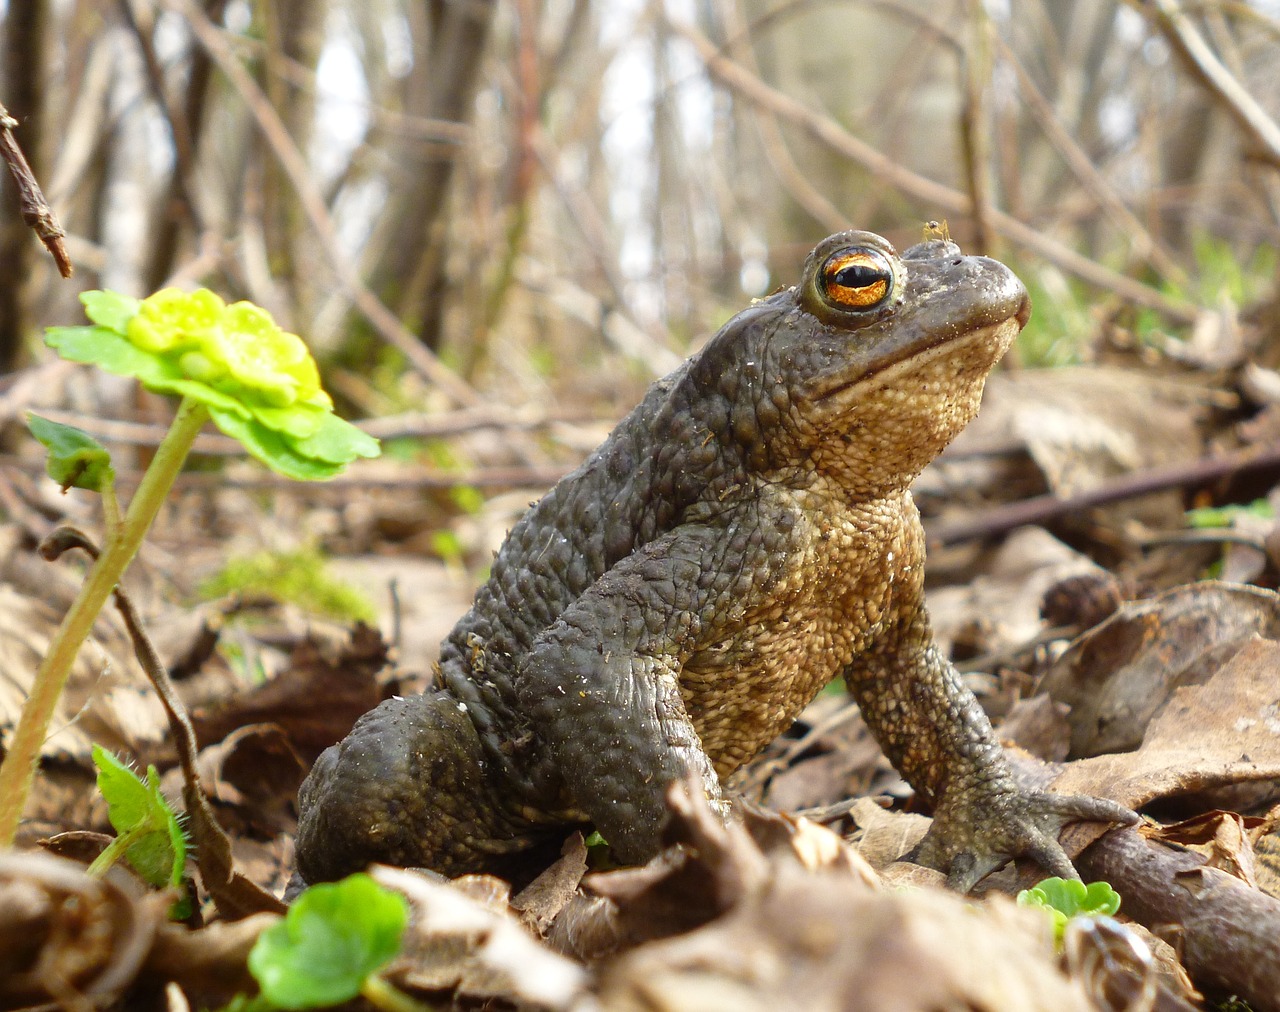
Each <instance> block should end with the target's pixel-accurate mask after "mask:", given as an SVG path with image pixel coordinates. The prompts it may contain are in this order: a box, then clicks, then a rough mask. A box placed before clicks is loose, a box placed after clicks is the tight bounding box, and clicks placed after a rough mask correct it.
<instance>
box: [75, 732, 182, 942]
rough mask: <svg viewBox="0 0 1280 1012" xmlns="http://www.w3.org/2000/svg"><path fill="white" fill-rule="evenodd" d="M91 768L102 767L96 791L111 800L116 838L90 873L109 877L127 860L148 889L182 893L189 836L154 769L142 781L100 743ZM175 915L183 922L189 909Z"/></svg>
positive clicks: (91, 866) (109, 810) (148, 770)
mask: <svg viewBox="0 0 1280 1012" xmlns="http://www.w3.org/2000/svg"><path fill="white" fill-rule="evenodd" d="M93 764H94V765H95V766H96V767H97V768H98V791H99V792H100V793H101V794H102V797H103V799H104V800H105V801H106V802H107V817H108V818H109V819H110V820H111V826H112V828H113V829H114V830H115V831H116V838H115V839H114V840H113V841H112V842H111V843H110V844H109V845H108V846H107V848H106V849H105V850H103V852H102V853H101V854H99V855H98V856H97V858H96V859H94V862H93V863H92V864H91V865H90V866H89V873H90V874H93V875H102V874H105V873H106V870H107V869H108V868H110V867H111V865H113V864H115V862H116V861H118V860H119V859H120V858H121V857H123V858H124V859H125V860H126V861H127V862H128V863H129V866H130V867H131V868H133V870H134V871H136V872H137V873H138V874H139V875H140V876H141V877H142V879H143V880H144V881H145V882H147V883H148V884H149V885H152V886H155V887H156V888H157V889H163V888H164V887H166V886H172V887H173V888H175V889H179V890H180V889H181V888H182V885H183V873H184V869H185V868H186V863H187V837H186V834H185V833H184V832H183V830H182V826H181V825H180V824H179V821H178V816H177V814H176V813H175V812H174V810H173V809H172V808H171V807H170V806H169V802H168V801H166V800H165V798H164V795H163V794H161V793H160V774H158V773H157V772H156V768H155V767H154V766H148V767H147V776H146V779H145V780H144V779H143V778H141V777H139V776H138V774H137V773H135V772H134V771H133V770H131V769H130V768H129V767H128V766H126V765H125V764H124V763H123V762H121V761H120V760H119V759H118V758H117V757H116V756H114V755H112V754H111V753H110V752H108V751H107V750H106V749H104V748H103V747H102V746H101V745H94V746H93ZM183 906H184V904H182V903H181V902H180V903H179V904H178V907H179V908H181V907H183ZM173 914H174V916H175V917H178V918H181V917H183V916H184V915H185V910H183V909H177V910H175V911H174V912H173Z"/></svg>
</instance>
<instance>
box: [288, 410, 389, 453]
mask: <svg viewBox="0 0 1280 1012" xmlns="http://www.w3.org/2000/svg"><path fill="white" fill-rule="evenodd" d="M294 446H295V447H296V449H297V451H298V452H299V453H301V454H302V455H303V456H305V457H314V458H315V459H316V460H325V461H328V462H329V463H331V464H346V463H349V462H350V461H352V460H354V459H355V458H356V457H376V456H377V455H378V454H379V453H381V452H382V451H381V449H380V448H379V446H378V441H377V440H376V439H374V438H373V437H372V436H370V435H368V434H367V433H365V432H362V431H361V430H360V429H357V428H356V427H355V426H354V425H352V424H351V423H350V422H347V421H344V420H343V419H341V418H339V417H338V416H337V415H334V414H327V415H325V417H324V421H323V423H322V424H321V426H320V428H319V430H317V432H316V433H315V435H312V436H308V437H307V438H305V439H299V440H296V441H295V443H294Z"/></svg>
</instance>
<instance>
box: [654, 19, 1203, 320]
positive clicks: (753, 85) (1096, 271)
mask: <svg viewBox="0 0 1280 1012" xmlns="http://www.w3.org/2000/svg"><path fill="white" fill-rule="evenodd" d="M672 24H673V27H674V28H675V29H676V30H677V31H678V32H680V34H681V35H683V36H684V37H685V38H686V39H688V40H689V41H690V42H691V43H692V44H693V46H694V48H695V49H697V51H698V54H699V55H700V56H701V58H702V61H703V63H704V64H705V65H706V68H707V70H708V71H709V72H710V73H711V75H712V76H713V77H715V78H716V79H717V80H719V81H720V82H721V83H722V84H724V85H725V86H727V87H729V88H732V89H733V90H734V91H736V92H738V93H739V94H740V95H742V96H743V97H745V98H746V99H747V100H748V101H750V102H752V103H755V104H757V105H759V106H761V107H762V108H765V109H768V110H770V111H772V112H773V113H775V114H776V115H778V116H779V117H781V118H782V119H784V120H787V121H789V122H791V123H794V124H796V125H798V126H800V127H802V128H803V129H805V130H807V131H808V132H809V133H810V134H812V135H813V136H814V137H815V138H817V139H818V140H819V141H821V142H822V143H823V144H826V145H827V146H829V147H830V148H831V149H832V150H834V151H836V152H838V153H840V154H842V155H844V156H845V157H846V158H849V159H852V160H853V161H855V162H858V163H859V164H861V165H862V166H864V167H865V168H866V169H868V170H869V171H870V172H873V173H875V174H876V175H877V176H879V177H880V178H881V179H883V180H885V181H886V182H887V183H889V185H891V186H894V187H896V188H897V189H899V190H901V191H902V192H903V193H906V194H908V195H910V196H912V197H914V198H916V199H917V200H920V201H924V202H926V203H928V204H931V205H933V206H934V207H936V208H938V209H939V210H941V211H943V212H945V213H947V214H955V215H967V214H971V213H972V210H973V209H972V206H971V202H970V200H969V197H968V196H966V195H965V194H963V193H961V192H960V191H958V190H954V189H952V188H951V187H949V186H944V185H943V184H942V183H939V182H936V181H934V180H932V179H929V178H928V177H926V176H922V175H920V174H919V173H916V172H912V171H911V170H910V169H908V168H905V167H904V166H902V165H899V164H898V163H897V162H895V161H893V159H891V158H889V157H888V156H887V155H885V154H883V153H882V152H880V151H878V150H876V149H875V148H874V147H872V146H871V145H870V144H868V143H866V142H865V141H863V140H860V139H859V138H857V137H855V136H853V134H851V133H849V132H848V131H847V130H845V128H844V127H842V126H841V125H840V124H839V123H837V122H836V121H835V120H833V119H831V118H830V117H828V116H824V115H822V114H821V113H818V112H814V110H812V109H810V108H809V107H808V106H806V105H804V104H803V103H801V102H798V101H796V100H795V99H794V98H792V97H791V96H790V95H786V94H783V93H782V92H780V91H778V90H777V89H776V88H772V87H770V86H769V85H768V84H766V83H765V82H764V81H762V80H761V79H760V78H759V77H757V76H755V75H754V74H752V73H750V72H749V71H747V70H746V69H745V68H743V67H742V66H741V65H740V64H738V63H736V62H735V61H733V60H731V59H728V58H727V57H725V56H724V55H723V54H722V53H721V52H720V51H719V49H717V48H716V46H715V45H714V44H713V43H712V42H711V41H710V40H709V39H708V38H707V37H706V36H705V35H703V34H702V33H701V32H699V31H698V30H697V29H696V28H694V27H693V26H692V25H688V24H683V23H680V22H675V21H673V22H672ZM989 218H990V223H991V226H992V228H993V229H994V230H995V231H996V232H997V233H999V234H1000V235H1002V236H1004V237H1005V238H1006V239H1008V240H1010V241H1011V242H1014V243H1017V244H1018V245H1020V246H1024V247H1026V248H1027V249H1029V250H1031V251H1033V252H1034V253H1037V254H1038V255H1040V256H1042V257H1044V258H1045V259H1046V260H1048V261H1049V262H1051V263H1053V264H1056V265H1057V266H1058V267H1060V268H1062V270H1064V271H1066V272H1067V273H1069V274H1074V275H1075V276H1076V277H1078V278H1080V279H1081V280H1083V281H1087V282H1089V283H1090V284H1093V285H1097V286H1098V287H1100V288H1105V289H1107V290H1109V291H1112V292H1115V293H1116V294H1117V295H1119V296H1120V297H1121V298H1124V299H1126V300H1128V301H1129V302H1133V303H1135V304H1137V305H1140V306H1146V307H1148V308H1150V309H1154V310H1156V311H1157V312H1160V313H1163V314H1164V315H1165V316H1166V317H1168V318H1169V319H1171V320H1175V321H1177V322H1180V323H1191V322H1193V321H1194V320H1195V319H1196V316H1197V315H1198V311H1197V309H1196V308H1195V307H1194V306H1190V305H1187V304H1186V303H1184V302H1178V301H1175V300H1174V299H1171V298H1169V297H1168V296H1166V295H1163V294H1162V293H1160V292H1158V291H1156V290H1155V289H1154V288H1151V287H1150V286H1148V285H1144V284H1142V283H1141V282H1139V281H1135V280H1133V279H1132V278H1129V277H1126V276H1125V275H1123V274H1119V273H1117V272H1116V271H1113V270H1111V269H1109V268H1107V267H1104V266H1102V265H1101V264H1099V263H1095V262H1094V261H1093V260H1090V259H1089V258H1088V257H1086V256H1082V255H1081V254H1079V253H1077V252H1076V251H1075V250H1073V249H1071V248H1070V247H1069V246H1066V245H1064V244H1062V243H1060V242H1058V241H1057V240H1056V239H1053V238H1051V237H1050V236H1048V235H1045V234H1044V233H1043V232H1041V231H1039V230H1037V229H1035V228H1033V227H1032V226H1030V225H1028V224H1026V223H1024V222H1021V221H1019V220H1018V219H1017V218H1014V217H1013V216H1012V215H1009V214H1005V213H1004V212H1002V211H998V210H996V209H995V208H992V209H991V210H990V213H989Z"/></svg>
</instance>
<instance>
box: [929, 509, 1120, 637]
mask: <svg viewBox="0 0 1280 1012" xmlns="http://www.w3.org/2000/svg"><path fill="white" fill-rule="evenodd" d="M1103 572H1104V571H1103V570H1102V569H1101V568H1099V566H1098V565H1097V564H1096V563H1094V562H1093V561H1092V560H1091V559H1089V558H1088V557H1087V556H1085V555H1082V554H1081V553H1079V552H1077V551H1075V550H1074V549H1072V548H1070V547H1068V546H1067V545H1065V544H1063V543H1062V542H1061V541H1059V540H1058V539H1057V538H1055V537H1054V536H1053V535H1052V534H1050V533H1049V532H1048V531H1046V530H1044V529H1043V528H1041V527H1023V528H1021V529H1019V530H1017V531H1014V532H1013V533H1012V534H1011V535H1010V536H1009V537H1008V538H1007V539H1006V540H1005V542H1004V543H1003V544H1002V545H1001V546H1000V547H999V548H998V549H997V550H996V551H995V552H994V553H993V554H992V556H991V558H990V559H989V560H988V562H987V565H986V566H984V568H983V571H982V572H981V573H980V574H979V575H978V576H976V577H972V578H966V579H965V581H964V582H963V583H962V584H958V585H956V586H950V587H941V588H938V589H937V590H930V591H929V595H928V603H929V617H930V619H931V620H932V624H933V628H934V633H935V636H936V637H937V639H938V644H939V647H940V649H942V650H943V652H944V653H950V647H951V644H952V643H953V642H954V641H955V640H957V639H959V638H961V636H962V633H963V639H964V642H965V646H966V648H967V649H968V650H970V651H971V652H977V653H990V652H995V651H1004V650H1011V649H1015V648H1018V647H1021V646H1022V645H1023V644H1025V643H1027V642H1028V641H1030V640H1032V639H1034V638H1035V637H1036V636H1037V635H1039V633H1040V632H1041V630H1042V629H1043V628H1044V622H1043V621H1042V620H1041V618H1040V601H1041V599H1042V598H1043V597H1044V595H1045V592H1046V591H1048V590H1049V588H1051V587H1053V586H1055V585H1057V584H1059V583H1061V582H1062V581H1063V580H1065V579H1068V578H1070V577H1077V576H1094V575H1098V574H1101V573H1103Z"/></svg>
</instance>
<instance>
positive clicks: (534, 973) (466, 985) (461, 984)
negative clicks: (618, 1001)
mask: <svg viewBox="0 0 1280 1012" xmlns="http://www.w3.org/2000/svg"><path fill="white" fill-rule="evenodd" d="M372 874H373V877H374V878H375V879H377V880H378V881H379V882H380V883H381V884H382V885H384V886H386V887H387V888H389V889H395V890H396V891H397V892H400V893H402V894H403V895H404V896H406V897H407V898H408V900H409V902H410V904H411V905H412V907H413V916H412V920H411V922H410V925H409V929H408V931H407V932H406V933H405V939H404V947H403V949H402V951H401V955H400V956H399V957H398V958H397V959H396V961H395V962H394V963H393V964H392V965H391V967H390V968H389V969H388V971H387V976H388V978H389V979H391V980H392V981H393V982H394V983H396V984H397V985H399V986H401V987H404V988H406V989H416V990H425V991H449V992H456V993H457V994H460V995H465V996H467V997H470V998H478V999H498V1000H503V1001H508V1002H512V1003H514V1004H517V1005H524V1004H533V1005H535V1006H538V1007H541V1008H549V1009H562V1008H568V1007H569V1005H570V1003H572V1002H573V1001H574V1000H575V999H576V998H578V997H580V996H581V995H582V993H583V990H584V988H585V987H586V982H587V974H586V971H585V970H583V968H582V967H580V966H579V965H578V964H577V963H574V962H572V961H571V960H569V959H566V958H565V957H564V956H561V955H559V954H557V953H555V952H552V951H551V950H550V949H549V948H547V947H546V946H545V945H543V944H541V943H540V942H538V941H537V940H535V939H534V938H533V937H532V936H530V935H529V934H528V933H527V932H526V931H525V929H524V928H523V927H521V925H520V923H519V921H518V920H517V919H516V917H515V916H514V915H513V914H511V913H509V912H506V911H503V912H498V911H495V910H494V909H492V908H491V907H489V906H488V905H486V904H484V903H481V902H478V901H477V900H475V899H473V898H472V897H470V896H468V895H466V893H464V892H463V891H462V890H460V889H458V888H456V887H455V886H453V885H452V884H451V883H448V882H443V881H436V880H434V879H432V878H428V877H427V876H425V875H421V874H418V873H416V872H411V871H405V870H403V869H399V868H386V867H375V868H373V869H372Z"/></svg>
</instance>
